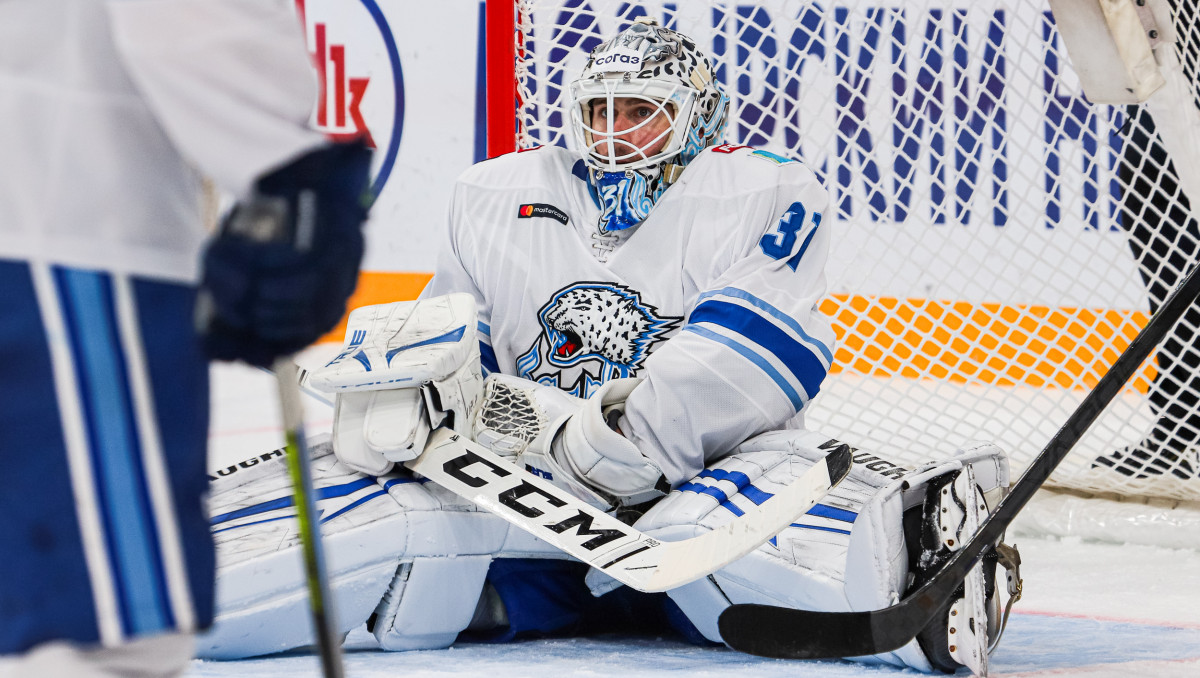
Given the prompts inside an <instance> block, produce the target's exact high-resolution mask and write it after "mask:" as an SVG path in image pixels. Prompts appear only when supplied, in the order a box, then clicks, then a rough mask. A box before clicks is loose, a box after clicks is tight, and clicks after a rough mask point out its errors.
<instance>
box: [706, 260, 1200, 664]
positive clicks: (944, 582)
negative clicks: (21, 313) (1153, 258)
mask: <svg viewBox="0 0 1200 678" xmlns="http://www.w3.org/2000/svg"><path fill="white" fill-rule="evenodd" d="M1197 268H1200V267H1194V268H1193V269H1192V271H1191V272H1190V273H1188V275H1187V277H1186V278H1185V279H1184V281H1183V283H1182V284H1181V285H1180V286H1179V287H1178V288H1176V290H1175V291H1174V292H1173V293H1172V294H1171V296H1170V297H1168V298H1167V300H1166V301H1165V302H1164V303H1163V305H1162V306H1161V307H1160V308H1159V309H1158V312H1156V313H1155V314H1154V315H1153V316H1152V317H1151V318H1150V322H1148V323H1146V326H1145V327H1144V328H1142V331H1141V332H1139V333H1138V335H1137V336H1136V337H1134V339H1133V341H1132V342H1130V344H1129V347H1128V348H1126V349H1125V351H1124V352H1123V353H1121V355H1120V356H1118V357H1117V360H1116V361H1115V362H1114V363H1113V364H1112V367H1110V368H1109V370H1108V372H1107V373H1106V374H1105V375H1104V376H1103V377H1101V378H1100V380H1099V382H1097V384H1096V387H1095V388H1093V389H1092V392H1091V393H1089V394H1088V395H1087V397H1086V398H1084V399H1083V402H1082V403H1080V404H1079V407H1078V408H1076V410H1075V411H1074V412H1073V413H1072V414H1071V416H1070V417H1068V418H1067V421H1066V423H1064V424H1063V425H1062V428H1060V429H1059V430H1058V432H1057V433H1055V434H1054V436H1053V437H1052V438H1051V439H1050V442H1048V443H1047V444H1046V447H1045V448H1043V449H1042V451H1041V452H1040V453H1039V454H1038V456H1037V457H1035V458H1034V460H1033V461H1032V462H1031V463H1030V464H1029V468H1027V469H1026V470H1025V473H1023V474H1022V475H1021V477H1020V479H1018V480H1017V482H1016V483H1015V484H1014V485H1013V486H1012V488H1011V490H1010V492H1009V493H1008V495H1006V496H1005V497H1004V498H1003V499H1001V500H1000V502H999V503H998V504H997V505H996V510H995V511H994V512H993V513H992V514H991V515H990V516H988V517H987V519H986V520H984V522H983V523H982V524H981V525H980V527H979V531H978V532H976V533H975V536H974V537H972V538H971V540H970V541H969V542H967V544H966V545H964V546H963V547H962V548H961V549H959V550H958V552H957V553H955V554H954V556H953V557H951V558H950V560H948V561H946V564H945V565H944V566H943V567H942V569H941V570H940V571H938V572H937V573H936V574H934V576H933V577H932V578H931V579H930V580H929V581H927V582H926V583H925V584H924V585H923V586H921V588H919V589H917V590H916V591H914V592H912V593H911V594H909V595H908V596H906V597H905V598H904V599H903V600H901V601H900V602H898V603H896V604H895V605H891V606H889V607H885V608H883V609H881V610H873V611H869V612H815V611H811V610H794V609H790V608H781V607H774V606H770V605H757V604H745V605H732V606H730V607H729V608H727V609H726V610H725V611H724V612H722V613H721V617H720V619H719V620H718V628H719V629H720V632H721V638H722V639H724V641H725V642H726V643H727V644H728V645H729V646H730V647H732V648H733V649H735V650H738V651H740V652H746V653H748V654H754V655H759V656H763V657H774V658H777V659H834V658H838V657H860V656H864V655H872V654H879V653H881V652H890V651H892V650H896V649H898V648H900V647H903V646H904V645H906V644H908V643H909V642H910V641H911V640H912V639H913V638H915V637H916V636H917V634H918V633H920V632H921V630H922V629H924V628H925V627H926V626H927V625H929V623H930V622H931V621H932V620H933V616H934V615H935V614H936V613H937V611H938V610H940V609H942V608H943V607H944V606H945V604H946V602H948V601H949V600H950V597H951V596H952V595H954V592H955V590H956V589H957V588H958V586H959V584H960V583H961V582H962V580H963V578H964V577H966V575H967V572H968V571H970V569H971V567H973V566H974V565H975V563H976V562H978V560H979V558H980V557H981V556H982V554H983V552H984V550H986V549H987V548H988V547H989V546H990V545H992V544H994V543H996V541H997V540H998V539H999V538H1000V537H1001V535H1002V534H1003V533H1004V530H1005V529H1006V528H1007V527H1008V526H1009V524H1010V523H1011V522H1012V520H1013V518H1015V517H1016V515H1017V512H1019V511H1020V510H1021V509H1022V508H1023V507H1024V506H1025V504H1027V503H1028V502H1029V500H1030V498H1032V497H1033V494H1034V493H1035V492H1036V491H1037V490H1038V489H1040V488H1041V486H1042V484H1043V483H1045V482H1046V479H1047V478H1048V477H1050V474H1051V473H1052V472H1053V471H1054V469H1055V468H1056V467H1057V466H1058V464H1059V463H1060V462H1061V461H1062V460H1063V458H1064V457H1066V456H1067V453H1068V452H1070V451H1071V448H1072V447H1074V445H1075V443H1076V442H1078V441H1079V439H1080V438H1081V437H1082V436H1083V434H1084V432H1085V431H1087V429H1088V427H1090V426H1091V425H1092V423H1093V422H1095V420H1096V418H1097V417H1098V416H1099V415H1100V413H1101V412H1102V411H1103V410H1104V408H1105V407H1107V406H1108V404H1109V402H1110V401H1112V399H1113V397H1114V396H1116V394H1117V393H1118V392H1120V390H1121V387H1122V386H1123V385H1124V384H1125V382H1126V381H1128V380H1129V378H1130V377H1131V376H1133V374H1134V372H1135V371H1136V370H1137V368H1138V366H1140V365H1141V364H1142V362H1143V361H1144V360H1146V358H1147V357H1149V355H1150V353H1151V352H1152V351H1153V350H1154V347H1155V346H1157V345H1158V343H1159V342H1160V341H1161V340H1162V338H1163V336H1164V335H1165V334H1166V333H1167V330H1168V329H1169V328H1170V327H1171V325H1172V323H1173V322H1175V321H1176V320H1178V319H1179V318H1180V317H1181V316H1182V315H1183V312H1184V311H1185V310H1186V309H1187V307H1188V306H1190V305H1191V304H1192V303H1193V302H1194V301H1195V300H1196V298H1197V297H1200V276H1197V274H1196V270H1197Z"/></svg>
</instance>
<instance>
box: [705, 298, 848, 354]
mask: <svg viewBox="0 0 1200 678" xmlns="http://www.w3.org/2000/svg"><path fill="white" fill-rule="evenodd" d="M717 295H721V296H726V297H732V298H734V299H741V300H742V301H744V302H746V303H748V304H750V305H751V306H754V307H755V308H758V309H761V310H762V311H764V312H766V313H767V314H769V315H771V316H772V317H774V318H775V319H777V320H779V321H780V322H781V323H783V324H784V325H787V326H788V327H790V328H791V329H792V331H793V332H795V333H796V334H798V335H800V336H801V337H803V338H804V340H805V341H807V342H810V343H811V344H813V345H814V346H816V347H817V350H818V351H820V352H821V355H822V356H824V357H825V361H826V362H828V363H829V364H830V365H832V364H833V351H831V350H830V349H829V347H828V346H826V345H825V344H824V343H822V342H820V341H818V340H817V339H814V338H813V336H812V335H810V334H809V333H808V332H805V331H804V327H802V326H801V325H800V323H799V322H797V321H796V319H795V318H793V317H792V316H790V315H788V314H786V313H784V312H783V311H780V310H779V309H777V308H775V307H774V306H772V305H771V304H769V303H768V302H766V301H763V300H762V299H759V298H758V297H756V296H754V295H753V294H750V293H749V292H747V291H745V290H741V289H738V288H736V287H722V288H721V289H719V290H712V291H709V292H705V293H704V294H701V295H700V296H699V297H698V298H697V299H696V303H697V304H699V303H700V302H703V301H704V300H705V299H710V298H712V297H715V296H717Z"/></svg>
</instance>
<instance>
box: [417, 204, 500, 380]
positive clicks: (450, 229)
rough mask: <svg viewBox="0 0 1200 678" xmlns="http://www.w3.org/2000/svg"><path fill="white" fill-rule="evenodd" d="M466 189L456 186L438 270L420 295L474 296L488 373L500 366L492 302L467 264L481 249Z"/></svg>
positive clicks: (482, 357) (481, 355) (471, 263)
mask: <svg viewBox="0 0 1200 678" xmlns="http://www.w3.org/2000/svg"><path fill="white" fill-rule="evenodd" d="M464 192H465V188H464V186H463V185H462V184H461V183H460V184H457V185H456V186H455V188H454V193H453V197H452V198H451V201H450V209H449V214H448V215H447V226H446V228H444V229H442V235H441V239H440V242H439V243H438V257H437V268H436V273H435V274H434V276H433V279H432V280H430V281H429V284H428V285H426V286H425V289H424V290H422V291H421V296H420V298H421V299H428V298H430V297H440V296H442V295H445V294H452V293H454V292H464V293H466V294H470V295H471V296H472V297H474V298H475V307H476V309H477V310H478V313H479V322H478V326H477V334H478V336H479V358H480V364H481V366H482V367H483V370H484V375H485V376H486V375H487V374H491V373H493V372H499V371H500V367H499V365H497V361H496V351H495V349H493V348H492V326H491V308H492V306H491V304H490V303H489V301H488V298H487V297H486V296H485V295H484V294H483V292H482V290H481V289H480V286H479V284H478V283H476V281H475V279H474V278H473V277H472V276H471V274H470V273H469V272H468V268H467V267H468V266H474V264H475V262H474V258H475V257H476V256H478V255H479V254H480V253H481V250H480V248H479V246H478V244H477V243H476V242H475V240H474V235H473V233H472V230H471V229H470V228H469V227H468V226H469V219H470V216H469V215H468V214H467V213H466V210H465V209H464V207H465V201H466V200H467V198H466V197H465V196H464V195H463V194H464Z"/></svg>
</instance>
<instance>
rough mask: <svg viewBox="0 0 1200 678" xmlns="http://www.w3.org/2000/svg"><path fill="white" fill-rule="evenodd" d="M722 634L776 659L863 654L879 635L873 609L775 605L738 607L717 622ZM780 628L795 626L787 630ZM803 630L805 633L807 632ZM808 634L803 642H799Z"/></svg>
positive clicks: (734, 644) (730, 641)
mask: <svg viewBox="0 0 1200 678" xmlns="http://www.w3.org/2000/svg"><path fill="white" fill-rule="evenodd" d="M717 628H718V629H720V632H721V638H722V639H724V640H725V642H726V643H728V644H729V646H730V647H732V648H733V649H735V650H737V651H738V652H745V653H747V654H752V655H756V656H759V657H771V658H774V659H835V658H839V657H857V656H860V655H863V654H871V653H868V652H864V651H863V649H864V647H867V648H872V647H874V645H875V639H874V636H873V633H872V628H871V613H869V612H845V613H837V614H834V613H829V612H812V611H809V610H793V609H789V608H783V607H774V606H771V605H754V604H748V605H732V606H730V607H729V608H728V609H726V610H725V611H724V612H722V613H721V616H720V618H719V619H718V620H717ZM779 629H795V634H796V635H792V634H781V633H779ZM801 634H802V635H801ZM799 638H803V642H797V641H798V639H799Z"/></svg>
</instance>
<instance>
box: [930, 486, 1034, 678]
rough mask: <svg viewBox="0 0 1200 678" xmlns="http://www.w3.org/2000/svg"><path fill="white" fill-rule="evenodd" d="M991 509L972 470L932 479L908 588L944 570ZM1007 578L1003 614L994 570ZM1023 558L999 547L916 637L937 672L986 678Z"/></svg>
mask: <svg viewBox="0 0 1200 678" xmlns="http://www.w3.org/2000/svg"><path fill="white" fill-rule="evenodd" d="M987 514H988V506H987V501H986V500H985V499H984V495H983V492H982V491H981V490H980V488H979V486H978V485H977V484H976V482H975V474H974V471H973V470H972V468H971V467H970V466H967V467H965V468H964V469H963V470H962V471H960V472H958V473H955V474H950V475H946V476H943V477H941V478H937V479H935V480H932V481H930V484H929V487H928V488H927V490H926V496H925V503H924V506H923V507H922V509H921V512H920V524H919V530H920V534H919V537H917V538H916V539H915V540H914V541H913V542H910V543H916V544H918V545H919V550H918V551H917V552H916V553H915V554H914V556H915V563H913V565H912V567H911V570H910V571H911V572H912V573H913V580H912V583H911V585H910V590H913V589H916V588H919V587H920V586H921V585H923V584H924V583H925V582H926V581H928V580H929V579H930V578H931V577H932V576H933V575H934V573H936V572H938V571H939V570H941V569H942V566H943V564H944V563H945V562H946V561H947V560H949V559H950V557H951V556H952V555H953V554H954V552H955V551H958V550H959V549H960V548H962V546H963V544H966V543H967V542H968V541H969V540H970V538H971V536H972V535H974V534H975V532H976V531H978V529H979V524H980V523H981V522H983V520H984V519H985V518H986V517H987ZM997 564H1003V565H1004V566H1005V569H1006V572H1007V574H1008V589H1009V602H1008V606H1007V607H1006V608H1005V610H1004V613H1003V616H1002V615H1001V611H1000V606H999V596H997V595H996V566H997ZM1019 565H1020V555H1019V554H1018V553H1017V551H1016V549H1015V548H1012V547H1009V546H1007V545H1005V544H1003V543H997V544H996V545H995V546H994V547H992V548H990V549H988V550H987V551H986V552H985V553H984V556H983V557H982V558H981V559H980V560H979V562H978V563H976V564H975V566H974V567H972V568H971V570H970V572H969V573H968V574H967V576H966V578H965V579H964V580H963V583H962V586H960V587H959V589H958V590H957V591H956V592H955V595H954V596H953V597H952V598H951V599H950V601H949V602H948V603H947V605H946V606H945V608H944V609H943V610H941V611H939V612H938V614H937V615H936V616H935V617H934V620H933V622H931V623H930V624H929V626H927V627H925V629H924V630H922V631H921V632H920V633H919V634H917V642H918V643H919V644H920V646H921V650H922V651H923V652H924V653H925V656H926V657H927V658H928V659H929V662H930V664H931V665H932V666H933V668H934V669H937V670H939V671H943V672H945V673H954V672H955V671H957V670H958V669H959V668H960V667H963V666H965V667H967V668H968V669H970V670H971V672H972V673H973V674H975V675H977V676H986V675H987V671H988V655H989V653H990V652H991V650H992V649H994V648H995V646H996V644H997V643H998V642H999V640H1000V634H1001V632H1002V630H1003V627H1004V623H1003V622H1004V621H1005V620H1007V617H1008V611H1009V609H1011V606H1012V604H1013V603H1014V602H1016V600H1017V599H1018V598H1020V595H1021V594H1020V587H1021V580H1020V574H1019V571H1018V569H1017V568H1018V566H1019Z"/></svg>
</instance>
